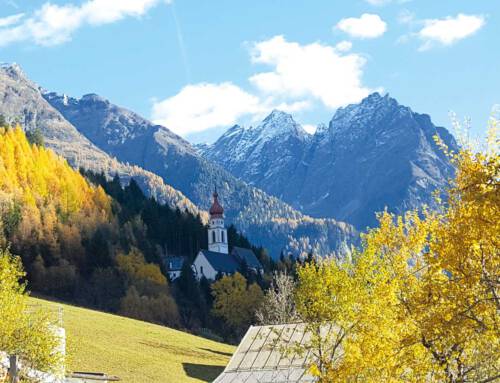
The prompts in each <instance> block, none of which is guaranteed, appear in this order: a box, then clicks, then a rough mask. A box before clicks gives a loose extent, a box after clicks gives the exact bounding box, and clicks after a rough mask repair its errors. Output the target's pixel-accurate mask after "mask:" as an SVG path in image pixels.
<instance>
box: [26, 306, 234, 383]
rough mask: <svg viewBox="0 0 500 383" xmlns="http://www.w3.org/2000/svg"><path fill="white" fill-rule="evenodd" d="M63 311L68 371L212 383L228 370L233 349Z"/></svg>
mask: <svg viewBox="0 0 500 383" xmlns="http://www.w3.org/2000/svg"><path fill="white" fill-rule="evenodd" d="M31 301H32V303H33V304H40V305H43V306H47V307H50V308H55V307H58V306H62V307H63V310H64V315H63V320H64V327H65V329H66V335H67V349H66V350H67V355H68V357H69V358H68V359H69V360H68V364H69V366H68V368H69V369H70V370H72V371H93V372H106V373H108V374H112V375H117V376H119V377H120V378H121V379H122V381H123V382H127V383H130V382H137V383H146V382H147V383H155V382H158V383H165V382H175V383H183V382H186V383H187V382H211V381H212V380H213V379H214V378H215V377H216V376H217V375H218V374H219V373H220V372H221V371H222V370H223V368H224V366H225V365H226V364H227V362H228V361H229V358H230V356H231V354H232V352H233V351H234V347H233V346H229V345H226V344H222V343H217V342H213V341H210V340H207V339H204V338H200V337H197V336H194V335H190V334H187V333H184V332H181V331H176V330H172V329H169V328H166V327H162V326H157V325H153V324H150V323H145V322H141V321H137V320H133V319H128V318H124V317H120V316H116V315H111V314H106V313H102V312H98V311H92V310H88V309H83V308H80V307H75V306H69V305H60V304H59V303H53V302H49V301H46V300H41V299H35V298H32V299H31Z"/></svg>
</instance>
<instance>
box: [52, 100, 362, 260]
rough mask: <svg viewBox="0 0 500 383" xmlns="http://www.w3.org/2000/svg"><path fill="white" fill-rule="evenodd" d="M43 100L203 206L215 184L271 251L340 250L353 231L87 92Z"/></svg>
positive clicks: (241, 223)
mask: <svg viewBox="0 0 500 383" xmlns="http://www.w3.org/2000/svg"><path fill="white" fill-rule="evenodd" d="M44 97H45V98H46V100H47V101H48V102H49V103H50V104H51V105H52V106H53V107H55V108H56V109H57V110H58V111H59V112H60V113H61V114H62V115H63V116H64V117H65V118H66V119H67V120H68V121H69V122H71V123H72V124H73V125H74V126H75V127H76V128H77V129H78V131H79V132H80V133H81V134H83V135H84V136H86V137H88V138H89V139H90V141H92V143H93V144H94V145H96V146H97V147H98V148H99V149H101V150H103V151H105V152H107V153H109V154H111V155H112V156H116V158H118V160H120V161H123V162H127V163H131V164H134V165H137V166H140V167H142V168H145V169H147V170H149V171H151V172H154V173H155V174H157V175H159V176H160V177H161V178H162V179H163V180H164V181H165V182H166V183H167V184H169V185H171V186H173V187H174V188H175V189H177V190H180V191H181V192H182V193H183V194H185V195H186V196H187V197H188V198H189V199H190V200H191V201H193V202H194V203H196V204H197V205H198V206H200V207H202V208H205V209H206V208H208V206H209V204H210V196H211V194H212V191H213V189H214V187H217V188H218V189H219V194H220V196H221V200H222V203H223V204H224V205H225V209H226V210H225V211H226V215H227V219H228V221H229V222H232V223H235V224H236V225H237V226H238V227H239V228H240V229H242V230H243V231H244V233H245V234H246V235H247V236H248V237H249V239H250V240H252V242H254V243H260V244H262V245H264V246H265V247H267V248H268V249H269V250H270V251H271V253H272V254H273V255H277V254H279V253H280V252H281V251H282V250H283V249H287V250H293V251H296V252H302V251H308V250H310V248H315V249H317V250H318V251H321V252H323V253H328V252H332V251H335V252H340V251H344V250H345V245H346V243H349V242H351V241H352V240H354V239H355V238H356V233H355V232H354V230H353V229H352V228H351V227H349V225H345V224H342V223H338V222H336V221H335V220H333V219H332V220H328V222H327V224H326V225H325V221H324V220H321V221H316V220H314V219H311V218H310V217H307V216H305V215H303V214H302V213H300V212H298V211H296V210H294V209H293V208H291V207H290V206H289V205H287V204H285V203H283V202H282V201H281V200H279V199H278V198H275V197H272V196H269V195H268V194H266V193H264V192H262V191H261V190H259V189H256V188H253V187H251V186H249V185H247V184H246V183H245V182H243V181H241V180H238V179H237V178H235V177H234V176H233V175H232V174H231V173H230V172H228V171H227V170H226V169H224V168H223V167H222V166H219V165H216V164H214V163H212V162H210V161H207V160H206V159H204V158H203V157H202V156H200V155H199V154H198V153H197V151H196V150H195V148H194V147H192V146H191V145H190V144H189V143H188V142H187V141H185V140H183V139H182V138H180V137H179V136H177V135H175V134H173V133H172V132H171V131H170V130H168V129H167V128H165V127H162V126H159V125H155V124H153V123H151V122H149V121H148V120H146V119H144V118H142V117H141V116H139V115H137V114H136V113H133V112H131V111H129V110H127V109H124V108H121V107H118V106H116V105H113V104H111V103H110V102H109V101H107V100H106V99H104V98H102V97H100V96H97V95H94V94H91V95H85V96H83V97H82V98H80V99H76V98H70V97H68V96H64V95H62V96H60V95H57V94H55V93H45V94H44Z"/></svg>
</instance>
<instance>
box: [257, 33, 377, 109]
mask: <svg viewBox="0 0 500 383" xmlns="http://www.w3.org/2000/svg"><path fill="white" fill-rule="evenodd" d="M252 61H253V62H254V63H257V64H265V65H270V66H272V67H273V70H272V71H270V72H261V73H257V74H255V75H253V76H252V77H250V82H251V83H252V84H254V85H255V86H256V87H257V89H259V90H260V91H261V92H263V93H264V94H267V95H271V96H272V97H274V98H285V99H308V98H313V99H317V100H320V101H321V102H322V103H323V104H324V105H326V106H327V107H330V108H337V107H339V106H342V105H345V104H348V103H351V102H357V101H359V100H360V99H361V98H363V97H364V96H366V95H367V94H368V93H369V92H370V90H369V89H368V88H366V87H364V86H363V85H362V82H361V75H362V68H363V66H364V65H365V61H366V60H365V59H364V58H363V57H362V56H360V55H358V54H348V55H341V54H339V53H338V52H337V51H336V49H335V48H334V47H332V46H329V45H323V44H320V43H312V44H308V45H300V44H298V43H295V42H288V41H286V40H285V38H284V37H283V36H275V37H273V38H271V39H269V40H266V41H261V42H258V43H256V44H255V45H254V48H253V51H252Z"/></svg>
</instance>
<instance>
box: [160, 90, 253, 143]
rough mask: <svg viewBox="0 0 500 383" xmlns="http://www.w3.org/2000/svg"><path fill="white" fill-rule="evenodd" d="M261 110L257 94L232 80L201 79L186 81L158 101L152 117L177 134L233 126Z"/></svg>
mask: <svg viewBox="0 0 500 383" xmlns="http://www.w3.org/2000/svg"><path fill="white" fill-rule="evenodd" d="M262 111H263V106H262V104H261V101H260V100H259V98H258V97H256V96H254V95H251V94H249V93H247V92H245V91H244V90H242V89H241V88H239V87H238V86H236V85H234V84H232V83H230V82H225V83H221V84H209V83H201V84H195V85H187V86H185V87H184V88H182V89H181V91H180V92H179V93H177V94H176V95H175V96H172V97H170V98H167V99H166V100H163V101H158V102H155V103H154V105H153V112H152V118H153V120H154V121H155V123H157V124H160V125H163V126H166V127H168V128H169V129H171V130H173V131H174V132H176V133H177V134H181V135H186V134H189V133H194V132H201V131H203V130H207V129H210V128H214V127H218V126H230V125H233V124H235V123H236V122H237V121H238V119H239V118H241V117H243V116H245V115H249V114H256V113H261V112H262Z"/></svg>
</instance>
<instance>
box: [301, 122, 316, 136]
mask: <svg viewBox="0 0 500 383" xmlns="http://www.w3.org/2000/svg"><path fill="white" fill-rule="evenodd" d="M302 127H303V128H304V130H305V131H306V132H307V133H309V134H314V132H316V130H317V129H318V127H317V126H316V125H311V124H304V125H302Z"/></svg>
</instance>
